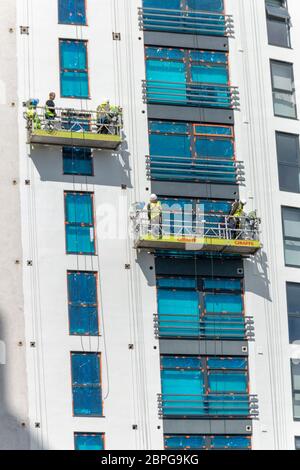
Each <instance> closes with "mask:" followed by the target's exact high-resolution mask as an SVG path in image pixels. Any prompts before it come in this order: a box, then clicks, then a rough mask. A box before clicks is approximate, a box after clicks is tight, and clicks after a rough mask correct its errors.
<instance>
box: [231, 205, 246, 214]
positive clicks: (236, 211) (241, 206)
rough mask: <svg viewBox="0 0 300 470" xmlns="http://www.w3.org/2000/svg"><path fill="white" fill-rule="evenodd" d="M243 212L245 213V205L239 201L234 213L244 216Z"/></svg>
mask: <svg viewBox="0 0 300 470" xmlns="http://www.w3.org/2000/svg"><path fill="white" fill-rule="evenodd" d="M243 214H244V206H243V204H241V203H239V205H238V206H237V208H236V210H235V211H234V214H233V215H234V216H235V217H242V215H243Z"/></svg>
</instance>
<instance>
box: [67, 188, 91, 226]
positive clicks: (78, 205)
mask: <svg viewBox="0 0 300 470" xmlns="http://www.w3.org/2000/svg"><path fill="white" fill-rule="evenodd" d="M66 220H67V222H69V223H77V224H78V223H79V224H89V225H93V200H92V196H91V194H83V193H81V194H79V193H67V194H66Z"/></svg>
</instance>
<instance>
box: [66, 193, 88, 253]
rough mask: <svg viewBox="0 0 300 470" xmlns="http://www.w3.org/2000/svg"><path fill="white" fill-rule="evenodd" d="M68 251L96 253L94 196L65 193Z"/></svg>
mask: <svg viewBox="0 0 300 470" xmlns="http://www.w3.org/2000/svg"><path fill="white" fill-rule="evenodd" d="M65 213H66V215H65V217H66V220H65V223H66V245H67V253H78V254H95V231H94V218H93V196H92V194H90V193H77V192H74V193H71V192H66V193H65Z"/></svg>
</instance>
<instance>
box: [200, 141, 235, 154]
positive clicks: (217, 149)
mask: <svg viewBox="0 0 300 470" xmlns="http://www.w3.org/2000/svg"><path fill="white" fill-rule="evenodd" d="M196 152H197V155H199V156H202V157H220V158H222V157H233V155H234V146H233V141H231V140H229V139H227V140H225V139H224V140H221V139H217V138H211V139H207V138H201V137H196Z"/></svg>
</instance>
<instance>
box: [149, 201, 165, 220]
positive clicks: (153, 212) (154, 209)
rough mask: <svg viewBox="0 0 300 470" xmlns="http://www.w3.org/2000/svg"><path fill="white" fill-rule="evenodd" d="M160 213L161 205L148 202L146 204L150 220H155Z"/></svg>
mask: <svg viewBox="0 0 300 470" xmlns="http://www.w3.org/2000/svg"><path fill="white" fill-rule="evenodd" d="M161 213H162V207H161V203H160V202H159V201H158V202H149V204H148V216H149V219H150V220H153V219H156V218H157V217H159V216H160V215H161Z"/></svg>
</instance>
